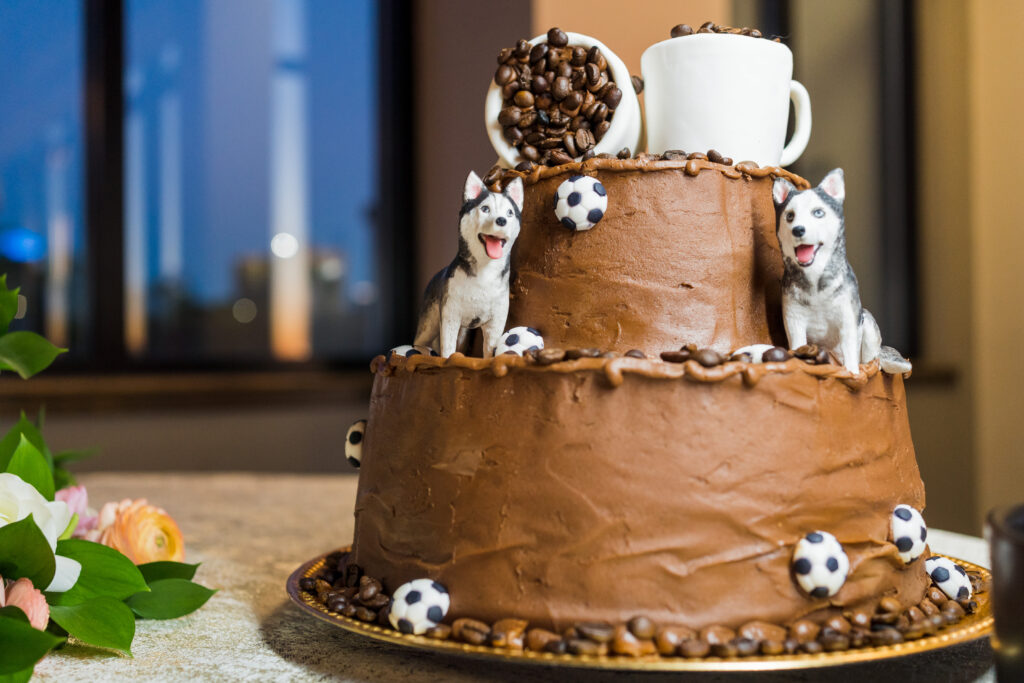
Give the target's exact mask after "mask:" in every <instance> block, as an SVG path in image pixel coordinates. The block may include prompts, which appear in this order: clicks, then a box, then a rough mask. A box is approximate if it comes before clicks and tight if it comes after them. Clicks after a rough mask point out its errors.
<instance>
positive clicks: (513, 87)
mask: <svg viewBox="0 0 1024 683" xmlns="http://www.w3.org/2000/svg"><path fill="white" fill-rule="evenodd" d="M519 89H520V84H519V81H509V82H508V83H506V84H505V85H503V86H501V97H502V98H503V99H504V100H505V102H508V101H509V100H511V99H512V97H513V96H514V95H515V94H516V93H517V92H519Z"/></svg>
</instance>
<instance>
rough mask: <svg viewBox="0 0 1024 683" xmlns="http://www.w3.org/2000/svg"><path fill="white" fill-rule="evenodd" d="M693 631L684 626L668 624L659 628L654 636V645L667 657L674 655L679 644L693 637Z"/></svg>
mask: <svg viewBox="0 0 1024 683" xmlns="http://www.w3.org/2000/svg"><path fill="white" fill-rule="evenodd" d="M693 635H694V634H693V631H692V630H691V629H688V628H684V627H682V626H666V627H664V628H660V629H658V632H657V633H656V634H655V636H654V645H655V647H656V648H657V650H658V652H659V653H660V654H662V655H665V656H666V657H667V656H669V655H673V654H675V652H676V648H678V647H679V644H680V643H681V642H683V641H684V640H686V639H688V638H692V637H693Z"/></svg>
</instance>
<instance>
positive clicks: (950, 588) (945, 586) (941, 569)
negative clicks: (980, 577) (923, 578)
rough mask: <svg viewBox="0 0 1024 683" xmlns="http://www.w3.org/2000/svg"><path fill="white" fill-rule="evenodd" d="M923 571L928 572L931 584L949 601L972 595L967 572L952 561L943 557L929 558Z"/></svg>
mask: <svg viewBox="0 0 1024 683" xmlns="http://www.w3.org/2000/svg"><path fill="white" fill-rule="evenodd" d="M924 570H925V571H926V572H928V576H930V577H931V579H932V583H934V584H935V585H936V586H938V587H939V590H941V591H942V592H943V593H945V594H946V596H947V597H949V599H950V600H964V599H967V598H970V597H971V595H973V593H974V591H972V590H971V580H970V579H969V578H968V577H967V571H966V570H964V568H963V567H961V566H960V565H958V564H957V563H956V562H953V561H952V560H947V559H946V558H945V557H929V558H928V559H927V560H925V561H924Z"/></svg>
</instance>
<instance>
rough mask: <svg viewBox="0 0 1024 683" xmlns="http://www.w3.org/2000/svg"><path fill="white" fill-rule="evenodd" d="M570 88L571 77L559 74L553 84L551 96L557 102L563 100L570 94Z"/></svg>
mask: <svg viewBox="0 0 1024 683" xmlns="http://www.w3.org/2000/svg"><path fill="white" fill-rule="evenodd" d="M569 90H570V85H569V79H568V78H566V77H565V76H559V77H558V78H556V79H555V82H554V83H552V84H551V97H553V98H554V100H555V101H556V102H561V101H562V100H564V99H565V98H566V97H568V96H569Z"/></svg>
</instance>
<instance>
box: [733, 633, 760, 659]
mask: <svg viewBox="0 0 1024 683" xmlns="http://www.w3.org/2000/svg"><path fill="white" fill-rule="evenodd" d="M729 644H730V645H732V646H733V647H735V648H736V654H738V655H739V656H740V657H749V656H751V655H756V654H757V651H758V649H759V648H760V645H761V642H760V641H758V640H754V639H752V638H742V637H741V638H734V639H733V640H731V641H729Z"/></svg>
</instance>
